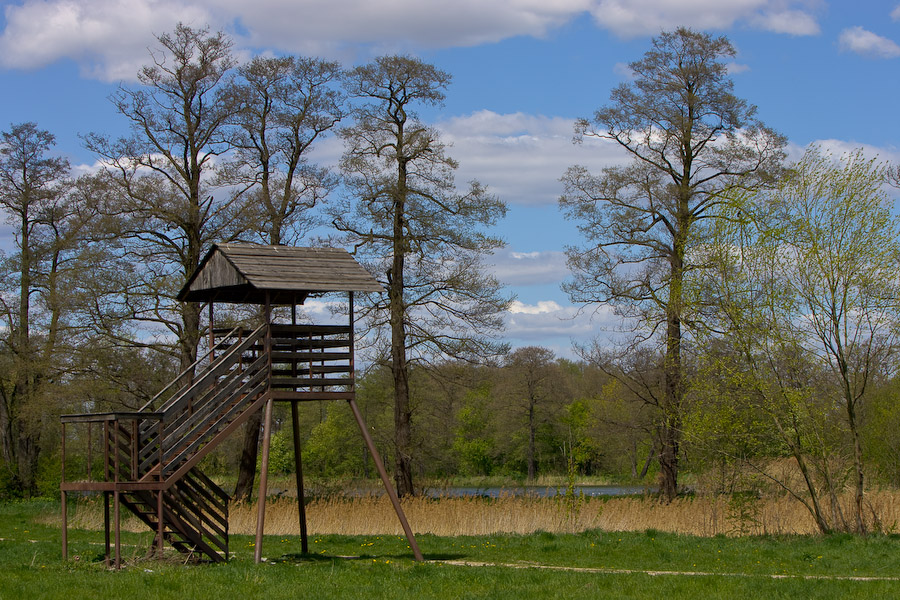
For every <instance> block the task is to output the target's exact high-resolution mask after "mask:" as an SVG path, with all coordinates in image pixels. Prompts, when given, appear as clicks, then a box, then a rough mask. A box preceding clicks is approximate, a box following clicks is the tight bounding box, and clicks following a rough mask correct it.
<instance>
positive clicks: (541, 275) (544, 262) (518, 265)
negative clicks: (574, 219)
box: [488, 250, 569, 286]
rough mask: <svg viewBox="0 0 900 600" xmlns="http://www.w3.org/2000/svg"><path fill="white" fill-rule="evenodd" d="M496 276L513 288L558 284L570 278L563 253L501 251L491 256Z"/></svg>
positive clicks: (490, 260)
mask: <svg viewBox="0 0 900 600" xmlns="http://www.w3.org/2000/svg"><path fill="white" fill-rule="evenodd" d="M488 262H490V263H492V271H493V274H494V276H495V277H496V278H497V280H498V281H500V283H502V284H504V285H511V286H522V285H545V284H558V283H560V282H561V281H562V280H563V279H565V278H566V277H568V275H569V269H568V267H567V266H566V255H565V254H564V253H563V252H558V251H550V252H527V253H526V252H514V251H511V250H499V251H497V252H495V253H494V254H493V256H491V258H490V259H489V260H488Z"/></svg>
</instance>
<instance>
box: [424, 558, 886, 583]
mask: <svg viewBox="0 0 900 600" xmlns="http://www.w3.org/2000/svg"><path fill="white" fill-rule="evenodd" d="M439 562H441V563H442V564H445V565H453V566H459V567H506V568H509V569H545V570H547V571H573V572H576V573H598V574H603V575H650V576H651V577H663V576H667V575H676V576H681V577H747V578H751V577H752V578H765V579H812V580H820V579H821V580H832V581H900V577H878V576H856V575H779V574H765V573H707V572H704V571H652V570H644V569H606V568H602V567H599V568H598V567H561V566H558V565H542V564H539V563H490V562H478V561H471V560H442V561H439Z"/></svg>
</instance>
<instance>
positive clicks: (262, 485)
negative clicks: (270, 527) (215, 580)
mask: <svg viewBox="0 0 900 600" xmlns="http://www.w3.org/2000/svg"><path fill="white" fill-rule="evenodd" d="M272 405H273V401H272V398H269V400H268V401H267V402H266V416H265V424H264V425H263V445H262V464H261V465H260V468H259V493H258V494H257V496H258V497H257V511H256V547H255V549H254V554H253V560H254V561H256V562H257V563H259V562H260V561H262V539H263V529H264V528H265V521H266V491H267V486H268V484H269V445H270V442H271V441H272Z"/></svg>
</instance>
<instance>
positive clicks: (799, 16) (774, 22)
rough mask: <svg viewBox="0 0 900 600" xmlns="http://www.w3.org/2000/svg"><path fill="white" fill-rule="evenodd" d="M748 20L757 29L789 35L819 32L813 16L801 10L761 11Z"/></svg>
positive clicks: (815, 33) (816, 33)
mask: <svg viewBox="0 0 900 600" xmlns="http://www.w3.org/2000/svg"><path fill="white" fill-rule="evenodd" d="M749 20H750V22H751V23H752V24H753V25H755V26H757V27H758V28H759V29H763V30H765V31H772V32H774V33H786V34H789V35H818V34H819V33H821V29H819V23H818V22H817V21H816V19H815V17H813V16H812V15H811V14H809V13H808V12H805V11H802V10H771V11H763V12H761V13H759V14H757V15H754V16H753V17H751V18H750V19H749Z"/></svg>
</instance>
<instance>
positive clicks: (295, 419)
mask: <svg viewBox="0 0 900 600" xmlns="http://www.w3.org/2000/svg"><path fill="white" fill-rule="evenodd" d="M291 425H292V428H293V430H294V472H295V473H296V474H297V512H298V513H299V514H298V517H299V519H300V550H301V551H302V552H303V553H304V554H306V553H307V552H309V537H308V535H307V531H306V498H305V497H304V494H303V462H302V461H301V458H300V413H299V411H298V409H297V401H296V400H294V401H293V402H291Z"/></svg>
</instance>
